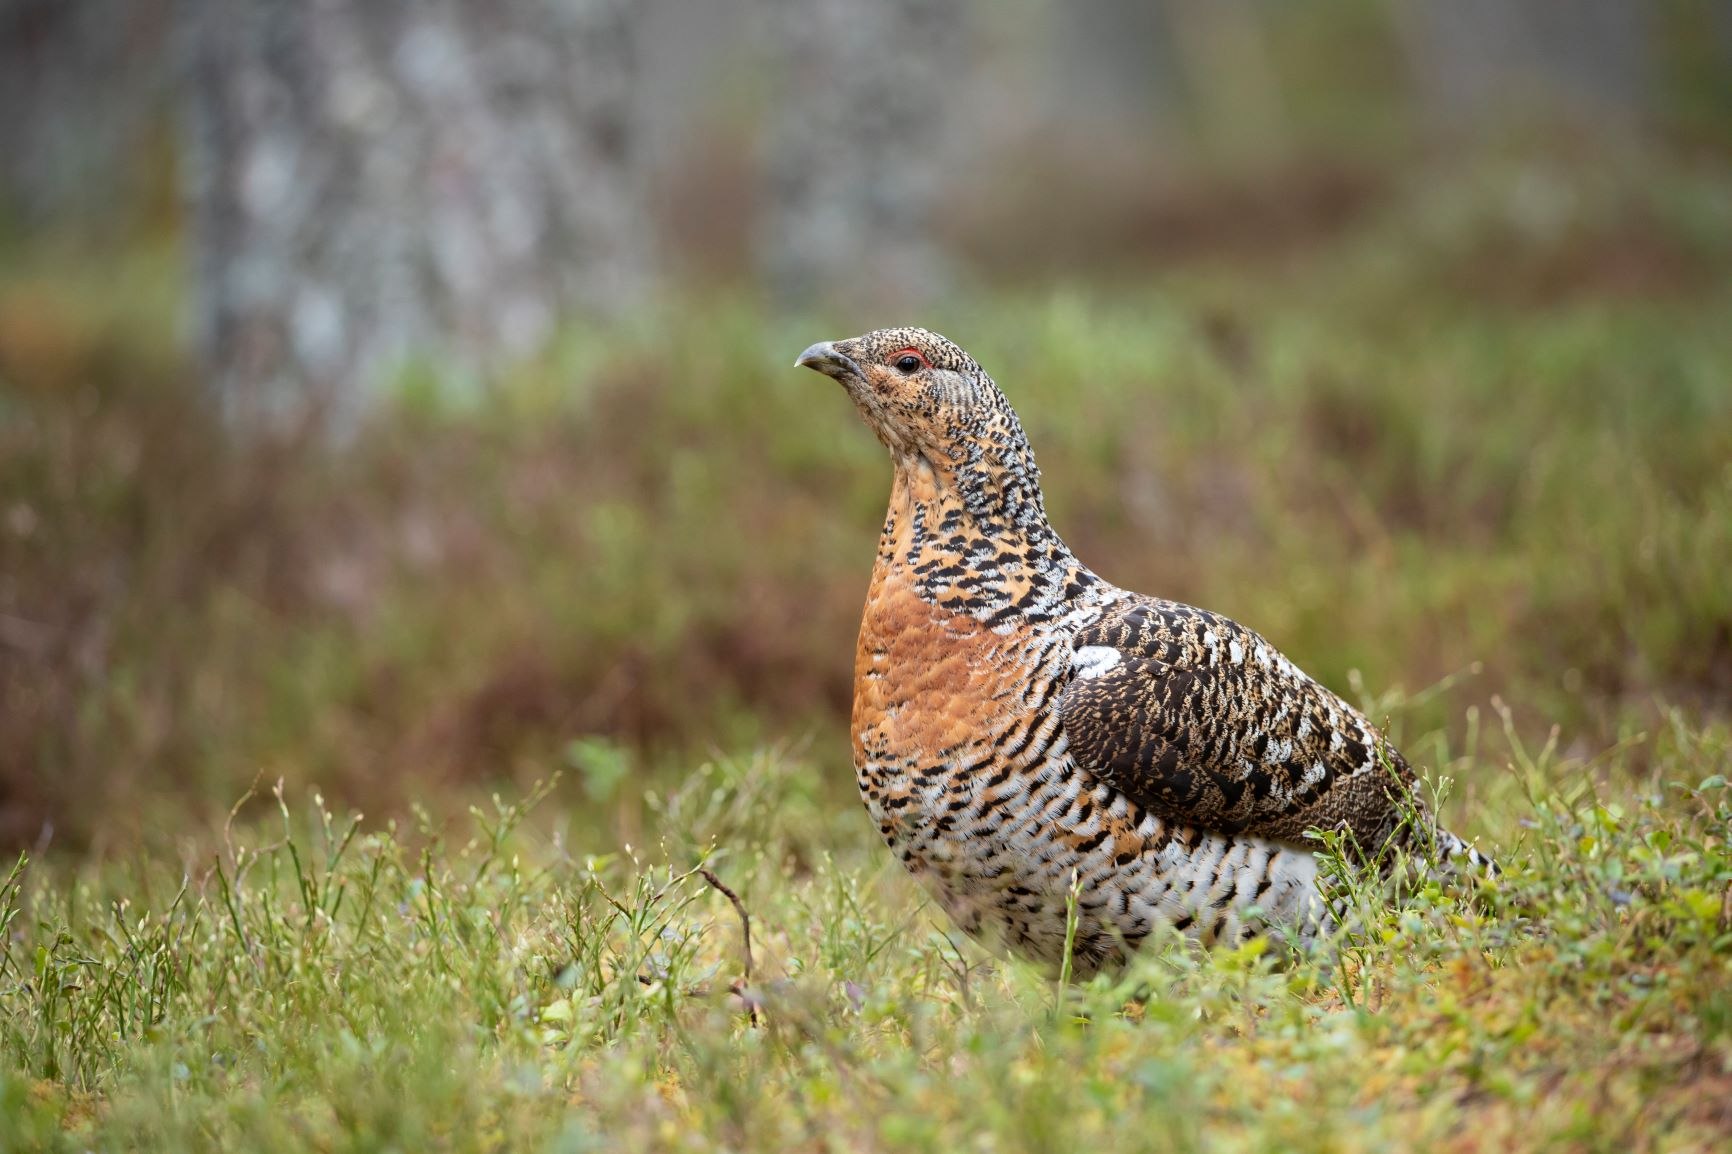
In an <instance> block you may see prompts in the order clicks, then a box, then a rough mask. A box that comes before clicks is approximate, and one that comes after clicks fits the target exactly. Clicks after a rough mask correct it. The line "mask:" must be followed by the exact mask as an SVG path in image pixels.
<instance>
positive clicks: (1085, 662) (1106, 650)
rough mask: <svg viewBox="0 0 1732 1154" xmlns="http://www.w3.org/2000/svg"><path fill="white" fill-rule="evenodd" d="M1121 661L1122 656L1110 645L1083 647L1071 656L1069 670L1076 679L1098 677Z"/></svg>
mask: <svg viewBox="0 0 1732 1154" xmlns="http://www.w3.org/2000/svg"><path fill="white" fill-rule="evenodd" d="M1123 660H1124V654H1122V653H1120V652H1119V651H1118V650H1117V649H1114V648H1113V647H1112V646H1110V645H1085V646H1083V647H1082V648H1081V649H1078V650H1077V651H1076V652H1074V653H1072V654H1071V669H1072V670H1074V671H1075V673H1076V675H1077V676H1078V677H1083V678H1093V677H1099V676H1100V675H1101V674H1103V673H1106V672H1108V671H1109V670H1111V669H1112V668H1113V667H1114V666H1116V665H1118V663H1119V662H1121V661H1123Z"/></svg>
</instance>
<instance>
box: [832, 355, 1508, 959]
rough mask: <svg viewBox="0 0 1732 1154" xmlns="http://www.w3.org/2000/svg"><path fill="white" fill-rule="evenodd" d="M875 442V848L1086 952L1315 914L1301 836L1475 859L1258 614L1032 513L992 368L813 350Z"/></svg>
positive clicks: (1025, 936)
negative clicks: (879, 463)
mask: <svg viewBox="0 0 1732 1154" xmlns="http://www.w3.org/2000/svg"><path fill="white" fill-rule="evenodd" d="M799 363H800V364H802V365H805V366H807V367H809V368H813V369H816V370H818V371H819V372H822V373H824V374H825V375H827V376H830V377H832V378H834V379H835V380H836V381H838V382H839V383H841V384H842V386H843V387H844V388H845V389H846V390H847V391H848V394H849V396H850V397H851V398H852V399H853V401H854V402H855V404H856V406H857V407H858V408H859V410H860V413H861V416H862V417H863V418H864V419H865V421H866V423H867V425H868V426H869V427H870V428H871V429H872V431H873V432H874V433H875V434H876V435H877V436H878V438H879V440H880V441H882V442H883V443H884V445H885V446H886V448H888V449H889V451H890V455H891V459H892V462H893V464H894V467H895V472H894V477H893V481H892V485H891V495H890V505H889V509H888V510H887V512H886V514H885V519H884V528H883V531H882V533H881V534H880V536H879V545H878V553H877V560H876V563H875V565H874V567H873V573H872V583H871V587H870V589H869V591H868V593H867V598H866V608H865V612H864V614H863V616H862V619H861V626H860V640H859V644H858V646H857V649H856V653H855V678H854V711H853V723H852V724H853V739H854V764H855V771H856V777H857V780H858V784H859V787H860V793H861V797H862V799H863V800H864V801H865V803H866V809H867V812H868V814H870V816H871V818H872V820H873V822H874V823H875V824H876V825H877V827H878V829H879V832H880V833H881V834H882V835H883V837H884V840H885V843H886V844H887V845H889V846H890V848H891V849H892V851H894V852H895V853H896V854H897V856H898V857H899V858H900V859H901V861H902V862H903V863H904V865H905V866H906V867H907V868H908V869H909V871H910V872H912V873H913V874H914V875H915V876H916V877H918V878H920V879H921V880H922V881H923V882H924V883H925V884H926V885H928V886H929V887H930V888H931V889H932V891H933V893H934V894H935V895H936V896H937V898H938V899H939V901H940V903H941V904H942V905H943V906H944V908H945V909H946V910H948V911H949V912H950V914H951V915H952V916H953V917H954V918H955V919H956V921H957V922H958V924H960V925H961V926H963V927H964V928H965V929H967V930H968V931H970V932H971V933H979V934H981V935H983V936H986V937H989V938H994V939H997V940H1000V941H1002V942H1005V943H1006V944H1008V945H1009V946H1011V947H1012V948H1014V949H1016V950H1018V951H1020V952H1022V953H1024V954H1027V955H1029V956H1031V957H1034V958H1037V959H1043V960H1046V961H1049V962H1053V961H1056V960H1057V959H1058V956H1059V955H1060V953H1061V952H1062V949H1063V943H1064V939H1065V929H1066V913H1065V905H1066V896H1067V894H1068V892H1069V890H1070V887H1071V885H1072V884H1073V882H1074V884H1076V885H1077V886H1079V887H1080V891H1081V892H1080V896H1079V898H1078V902H1077V913H1078V925H1077V935H1076V955H1077V956H1076V962H1077V966H1078V971H1079V972H1082V973H1086V972H1088V971H1089V970H1090V969H1092V968H1094V967H1095V966H1097V965H1099V964H1103V963H1106V962H1109V961H1111V960H1113V959H1115V958H1120V957H1123V956H1124V953H1125V952H1126V951H1127V950H1129V949H1133V948H1135V947H1136V946H1137V945H1138V944H1139V943H1141V942H1142V941H1143V940H1144V939H1146V938H1147V937H1148V936H1149V935H1150V934H1152V933H1154V932H1155V931H1156V930H1157V929H1158V928H1159V927H1161V926H1163V925H1164V926H1166V927H1169V928H1171V929H1173V930H1176V931H1178V932H1180V933H1183V934H1187V935H1189V936H1192V937H1195V938H1197V939H1198V940H1200V941H1203V942H1205V943H1212V942H1216V941H1223V940H1225V941H1236V940H1239V939H1241V938H1243V937H1245V936H1247V935H1249V934H1254V933H1259V932H1263V931H1264V930H1266V929H1268V928H1271V927H1279V928H1280V929H1281V930H1282V932H1284V933H1287V934H1289V935H1292V936H1295V937H1297V938H1298V939H1300V940H1305V939H1308V938H1310V937H1312V936H1314V935H1315V934H1316V933H1318V932H1319V931H1320V930H1322V929H1325V928H1327V927H1328V926H1329V925H1330V924H1331V916H1330V913H1329V911H1328V909H1327V906H1326V904H1325V903H1324V902H1323V901H1322V900H1321V897H1320V894H1319V892H1318V888H1317V868H1318V867H1317V861H1316V859H1315V854H1314V851H1315V849H1316V843H1315V842H1314V841H1313V840H1312V834H1313V832H1314V831H1319V830H1341V831H1344V832H1345V833H1347V834H1349V835H1350V837H1349V838H1348V841H1349V844H1350V845H1353V846H1355V847H1357V849H1358V851H1359V852H1360V853H1361V854H1362V855H1363V856H1365V857H1366V858H1368V859H1371V858H1376V857H1377V856H1378V855H1379V854H1380V853H1381V852H1382V851H1383V850H1385V849H1386V848H1389V847H1392V846H1401V847H1404V848H1409V849H1435V850H1436V851H1437V852H1438V853H1439V854H1440V856H1443V857H1445V858H1451V859H1461V860H1465V861H1468V862H1471V863H1473V864H1475V865H1487V864H1488V863H1486V861H1485V859H1483V858H1481V857H1480V856H1479V855H1478V853H1477V852H1476V851H1474V850H1472V849H1471V848H1470V847H1468V846H1466V845H1465V844H1464V843H1462V842H1461V841H1460V840H1459V839H1457V838H1455V837H1454V836H1453V835H1451V834H1448V833H1447V832H1444V831H1441V830H1437V829H1436V828H1435V825H1434V823H1433V821H1432V819H1431V817H1430V815H1429V813H1428V812H1427V811H1426V808H1425V806H1424V804H1423V802H1422V801H1421V799H1419V798H1417V797H1414V796H1413V795H1412V792H1411V785H1412V782H1413V774H1412V770H1411V769H1410V768H1409V766H1408V764H1407V762H1406V761H1405V760H1404V759H1403V758H1402V757H1401V755H1400V753H1399V752H1398V751H1397V750H1395V749H1394V747H1393V746H1391V745H1390V744H1389V743H1388V742H1387V741H1386V740H1385V739H1384V738H1383V737H1382V735H1381V734H1379V733H1378V732H1377V731H1376V729H1375V728H1373V727H1372V725H1371V724H1370V722H1369V721H1367V719H1366V718H1364V717H1363V716H1361V715H1360V714H1359V713H1358V712H1357V711H1355V710H1354V709H1353V708H1352V707H1351V706H1350V705H1348V704H1347V703H1346V702H1345V701H1343V700H1342V699H1341V698H1340V697H1338V696H1336V695H1335V694H1334V693H1332V692H1331V691H1330V690H1328V689H1327V688H1325V687H1324V686H1322V685H1320V684H1318V683H1317V682H1316V681H1314V680H1312V679H1311V678H1309V677H1307V676H1306V675H1305V674H1304V673H1302V672H1300V671H1299V669H1298V668H1297V667H1295V666H1294V665H1293V664H1292V663H1291V662H1290V661H1288V660H1287V659H1286V658H1285V657H1283V656H1282V655H1281V654H1280V653H1278V652H1277V651H1276V650H1275V649H1274V647H1273V646H1271V645H1270V644H1269V643H1268V642H1267V641H1265V640H1264V639H1263V638H1261V637H1259V636H1257V635H1256V634H1255V633H1252V632H1251V631H1249V630H1247V629H1245V628H1243V627H1242V626H1240V625H1237V624H1235V623H1234V622H1232V621H1229V620H1227V619H1226V618H1224V617H1220V616H1218V615H1216V614H1212V613H1208V612H1206V611H1204V610H1201V609H1195V608H1192V607H1190V606H1188V605H1180V604H1178V603H1175V602H1171V601H1160V600H1156V599H1154V598H1150V597H1145V596H1143V595H1141V594H1137V593H1132V592H1130V591H1128V590H1124V589H1120V588H1118V587H1117V586H1114V585H1113V584H1111V583H1110V582H1107V581H1105V580H1103V579H1101V578H1100V577H1098V576H1096V575H1095V574H1094V573H1093V572H1091V571H1090V570H1089V569H1088V568H1087V567H1086V566H1084V565H1083V564H1082V563H1081V562H1080V561H1078V560H1077V558H1076V557H1075V555H1074V554H1072V553H1071V551H1070V549H1069V548H1068V547H1067V546H1066V545H1065V543H1064V541H1063V540H1062V539H1061V538H1060V537H1059V536H1058V534H1057V533H1056V532H1055V531H1054V530H1053V528H1052V526H1051V525H1050V524H1049V523H1048V522H1047V518H1046V510H1045V504H1044V501H1043V499H1042V496H1041V489H1040V471H1039V469H1037V468H1036V467H1035V463H1034V454H1033V452H1032V451H1031V450H1030V448H1029V446H1028V441H1027V438H1026V436H1025V435H1024V433H1023V429H1022V425H1021V423H1020V422H1019V421H1018V420H1017V417H1016V413H1015V412H1014V410H1012V408H1011V406H1010V403H1009V402H1008V401H1007V400H1006V399H1005V396H1004V394H1003V393H1002V392H1001V391H1000V390H999V388H998V386H997V385H996V384H995V383H994V382H993V381H992V379H991V378H990V377H989V376H987V374H986V373H985V371H984V370H982V369H981V367H980V366H979V364H977V363H976V362H975V361H974V359H973V358H972V357H970V356H969V355H968V354H967V353H965V352H963V350H962V349H961V348H959V347H958V346H957V345H955V344H954V343H953V342H951V341H948V340H946V339H945V338H943V337H940V336H938V335H937V334H935V333H931V332H928V331H926V330H924V329H917V328H900V329H881V330H878V331H876V332H873V333H868V334H866V335H865V336H861V337H856V338H853V339H851V340H846V341H836V342H833V343H831V342H826V343H821V344H817V345H814V346H812V347H811V348H809V349H807V350H806V352H805V353H803V354H802V355H801V357H800V359H799Z"/></svg>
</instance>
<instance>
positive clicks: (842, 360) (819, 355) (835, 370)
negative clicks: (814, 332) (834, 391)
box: [794, 341, 860, 380]
mask: <svg viewBox="0 0 1732 1154" xmlns="http://www.w3.org/2000/svg"><path fill="white" fill-rule="evenodd" d="M794 366H795V367H796V368H802V369H811V370H812V371H814V372H819V373H823V374H824V375H825V376H826V377H834V378H836V379H838V380H840V379H841V378H842V377H843V376H844V375H851V376H856V377H857V376H859V375H860V366H859V365H857V364H855V363H854V360H853V358H852V357H850V356H848V354H846V353H844V352H843V351H842V350H841V349H838V348H837V347H836V346H835V345H834V344H833V343H831V342H830V341H819V342H818V343H817V344H815V345H813V346H812V347H811V348H809V349H807V350H806V351H805V352H803V353H801V354H800V356H799V359H798V360H796V361H795V362H794Z"/></svg>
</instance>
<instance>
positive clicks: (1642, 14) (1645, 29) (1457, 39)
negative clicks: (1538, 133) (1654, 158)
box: [1398, 0, 1659, 127]
mask: <svg viewBox="0 0 1732 1154" xmlns="http://www.w3.org/2000/svg"><path fill="white" fill-rule="evenodd" d="M1398 11H1399V12H1400V14H1401V17H1402V28H1401V30H1402V33H1403V36H1404V39H1405V40H1406V42H1407V46H1408V55H1409V57H1410V58H1411V59H1412V61H1413V68H1414V72H1415V74H1416V76H1417V78H1418V82H1419V91H1420V95H1421V98H1422V100H1423V102H1424V104H1425V107H1426V109H1427V111H1428V113H1429V115H1430V116H1431V118H1432V119H1433V120H1434V121H1436V122H1438V123H1441V124H1443V125H1446V126H1449V127H1464V126H1471V125H1472V124H1473V123H1474V122H1475V121H1478V120H1480V119H1482V118H1483V117H1485V116H1487V115H1488V114H1493V113H1496V112H1498V111H1501V110H1504V109H1506V108H1507V107H1509V106H1511V105H1512V104H1514V103H1516V102H1532V101H1534V100H1538V101H1541V102H1542V103H1545V104H1549V105H1550V107H1551V108H1552V110H1553V111H1555V112H1561V113H1564V114H1566V115H1572V116H1577V117H1580V118H1582V119H1584V120H1588V121H1591V122H1592V123H1594V124H1596V125H1602V124H1603V123H1604V121H1605V118H1606V117H1608V116H1610V117H1612V118H1614V119H1617V120H1622V121H1624V122H1626V123H1635V122H1636V121H1638V120H1639V119H1640V117H1641V116H1642V114H1643V113H1644V112H1645V111H1646V110H1647V108H1648V105H1649V103H1650V95H1651V91H1650V90H1651V89H1652V86H1653V71H1654V55H1655V52H1656V48H1657V46H1656V44H1655V43H1654V40H1655V36H1654V21H1655V20H1656V19H1657V17H1658V15H1659V13H1658V6H1657V5H1654V4H1651V3H1649V2H1648V0H1413V2H1412V3H1410V4H1408V5H1405V6H1402V7H1400V8H1399V9H1398Z"/></svg>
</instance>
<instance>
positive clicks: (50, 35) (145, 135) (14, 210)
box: [0, 0, 173, 230]
mask: <svg viewBox="0 0 1732 1154" xmlns="http://www.w3.org/2000/svg"><path fill="white" fill-rule="evenodd" d="M172 7H173V5H172V2H171V0H80V2H79V3H76V4H74V3H67V0H0V109H4V110H5V115H4V116H0V210H3V211H4V212H5V213H6V215H7V216H9V217H14V218H16V219H17V220H18V221H19V222H20V223H21V224H22V225H23V226H25V227H26V228H36V227H40V226H43V225H48V226H51V227H52V226H64V225H76V226H81V227H88V226H92V225H94V226H96V227H97V228H98V230H101V229H102V228H103V227H104V226H107V227H109V228H112V227H113V226H115V225H121V226H124V225H126V224H131V223H133V222H134V221H135V220H136V219H137V218H138V216H139V215H140V209H141V206H142V208H143V210H144V211H145V212H150V211H151V210H154V209H157V208H160V207H165V204H164V198H160V197H153V196H151V195H149V194H150V193H151V192H154V191H158V190H156V189H153V188H152V187H151V180H150V177H151V176H152V175H154V173H153V171H152V164H151V162H152V161H153V160H158V159H160V158H161V157H163V156H165V155H166V149H164V148H162V147H161V146H162V145H163V144H164V143H165V140H166V134H165V133H163V132H162V131H161V130H162V128H163V124H164V121H165V119H166V110H167V107H168V104H169V97H170V87H171V85H170V69H169V67H168V64H167V57H168V54H167V52H166V51H164V48H165V46H166V43H167V40H168V26H169V24H170V13H171V10H172ZM153 146H155V153H154V154H153V151H152V149H153ZM162 167H167V166H166V165H163V166H162Z"/></svg>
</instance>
